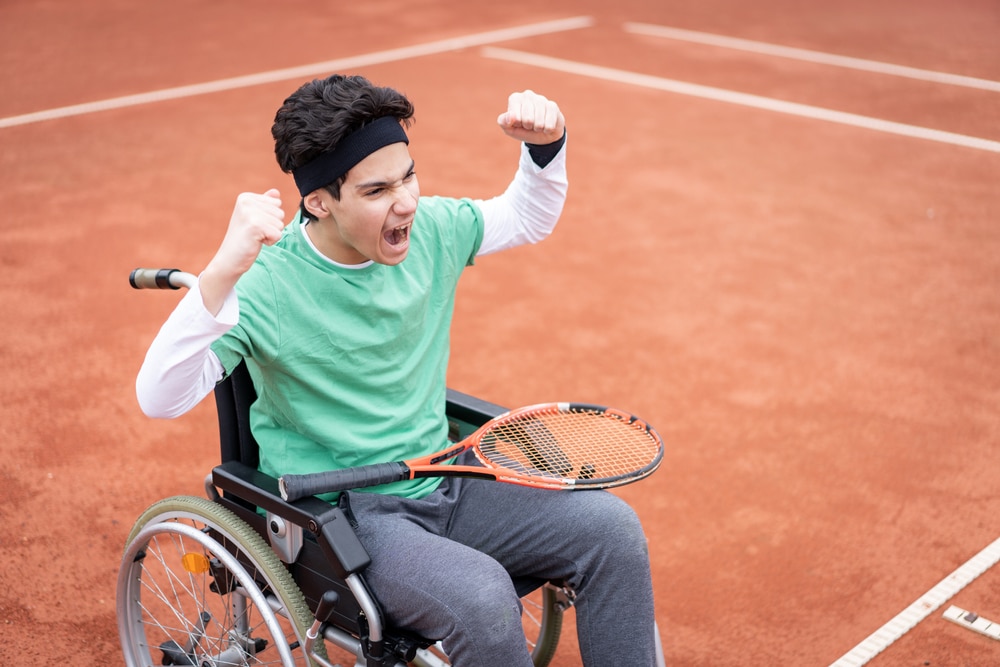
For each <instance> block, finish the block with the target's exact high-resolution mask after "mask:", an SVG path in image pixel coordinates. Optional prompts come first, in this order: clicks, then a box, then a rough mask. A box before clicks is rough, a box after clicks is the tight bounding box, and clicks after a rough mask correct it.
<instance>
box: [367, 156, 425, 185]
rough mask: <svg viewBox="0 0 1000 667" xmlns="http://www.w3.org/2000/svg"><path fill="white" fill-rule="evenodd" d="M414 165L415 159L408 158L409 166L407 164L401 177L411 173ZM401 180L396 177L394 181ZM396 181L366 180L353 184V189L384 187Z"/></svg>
mask: <svg viewBox="0 0 1000 667" xmlns="http://www.w3.org/2000/svg"><path fill="white" fill-rule="evenodd" d="M416 166H417V163H416V161H415V160H410V166H409V168H407V170H406V173H405V174H404V175H403V178H406V176H408V175H409V174H412V173H413V168H414V167H416ZM401 180H403V179H402V178H398V179H396V181H401ZM396 181H366V182H364V183H358V184H357V185H355V186H354V189H355V190H369V189H373V188H384V187H387V186H390V185H392V184H393V183H395V182H396Z"/></svg>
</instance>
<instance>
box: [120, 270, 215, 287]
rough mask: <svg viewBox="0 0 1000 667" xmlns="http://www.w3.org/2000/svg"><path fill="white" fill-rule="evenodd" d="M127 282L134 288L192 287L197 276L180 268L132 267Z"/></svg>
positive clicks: (196, 280)
mask: <svg viewBox="0 0 1000 667" xmlns="http://www.w3.org/2000/svg"><path fill="white" fill-rule="evenodd" d="M128 282H129V284H130V285H132V287H134V288H135V289H180V288H182V287H193V286H194V285H195V284H196V283H197V282H198V276H195V275H194V274H191V273H185V272H184V271H181V270H180V269H141V268H140V269H133V270H132V273H130V274H129V276H128Z"/></svg>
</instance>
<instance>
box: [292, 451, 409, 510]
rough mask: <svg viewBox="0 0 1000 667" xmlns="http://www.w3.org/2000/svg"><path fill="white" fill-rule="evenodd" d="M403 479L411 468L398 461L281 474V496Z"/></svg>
mask: <svg viewBox="0 0 1000 667" xmlns="http://www.w3.org/2000/svg"><path fill="white" fill-rule="evenodd" d="M404 479H410V469H409V468H408V467H407V466H406V464H405V463H401V462H399V461H396V462H393V463H374V464H372V465H368V466H358V467H356V468H344V469H343V470H327V471H325V472H316V473H309V474H305V475H282V477H281V478H280V479H279V480H278V488H279V489H280V490H281V497H282V498H284V499H285V500H288V501H293V500H298V499H299V498H305V497H306V496H315V495H317V494H320V493H333V492H334V491H347V490H348V489H360V488H364V487H367V486H378V485H379V484H390V483H392V482H399V481H401V480H404Z"/></svg>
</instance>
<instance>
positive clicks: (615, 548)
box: [591, 493, 649, 569]
mask: <svg viewBox="0 0 1000 667" xmlns="http://www.w3.org/2000/svg"><path fill="white" fill-rule="evenodd" d="M592 511H593V514H592V515H591V516H592V517H593V518H594V521H595V522H596V524H597V525H595V526H594V530H593V535H594V537H595V538H596V539H597V542H598V544H597V545H596V546H597V549H598V550H599V552H600V559H601V560H602V561H604V562H608V563H610V564H612V565H615V566H616V567H619V568H620V567H625V566H629V565H632V566H635V567H638V568H640V569H646V568H648V566H649V544H648V542H647V539H646V533H645V531H644V530H643V528H642V523H641V522H640V521H639V517H638V515H636V513H635V510H633V509H632V507H630V506H629V505H628V503H626V502H625V501H624V500H622V499H621V498H618V497H617V496H614V495H612V494H610V493H600V498H599V499H595V507H593V508H592Z"/></svg>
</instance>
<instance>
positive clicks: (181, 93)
mask: <svg viewBox="0 0 1000 667" xmlns="http://www.w3.org/2000/svg"><path fill="white" fill-rule="evenodd" d="M593 24H594V20H593V19H592V18H591V17H589V16H576V17H573V18H566V19H558V20H555V21H545V22H543V23H533V24H528V25H522V26H517V27H513V28H504V29H501V30H491V31H489V32H480V33H474V34H471V35H465V36H463V37H453V38H450V39H442V40H439V41H436V42H428V43H426V44H417V45H414V46H404V47H401V48H398V49H389V50H388V51H377V52H375V53H368V54H363V55H358V56H349V57H346V58H339V59H337V60H328V61H326V62H321V63H313V64H311V65H301V66H299V67H290V68H287V69H279V70H272V71H270V72H260V73H258V74H248V75H246V76H237V77H233V78H231V79H220V80H218V81H209V82H207V83H197V84H193V85H189V86H179V87H177V88H165V89H163V90H157V91H153V92H149V93H139V94H137V95H125V96H124V97H115V98H111V99H107V100H100V101H97V102H88V103H85V104H74V105H72V106H68V107H59V108H57V109H49V110H47V111H37V112H34V113H28V114H23V115H20V116H9V117H7V118H0V128H3V127H13V126H15V125H26V124H28V123H38V122H41V121H44V120H52V119H55V118H66V117H67V116H79V115H82V114H88V113H94V112H97V111H104V110H106V109H118V108H121V107H130V106H135V105H139V104H149V103H151V102H161V101H163V100H173V99H178V98H182V97H193V96H195V95H205V94H208V93H216V92H219V91H223V90H234V89H236V88H247V87H250V86H259V85H261V84H265V83H274V82H276V81H287V80H289V79H298V78H300V77H306V76H313V75H316V74H319V73H328V72H334V71H337V70H345V69H352V68H358V67H366V66H369V65H376V64H380V63H387V62H393V61H397V60H405V59H407V58H416V57H419V56H427V55H432V54H436V53H444V52H446V51H458V50H460V49H465V48H468V47H471V46H482V45H483V44H491V43H494V42H503V41H507V40H511V39H519V38H522V37H533V36H536V35H545V34H550V33H554V32H561V31H565V30H576V29H579V28H586V27H589V26H591V25H593Z"/></svg>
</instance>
